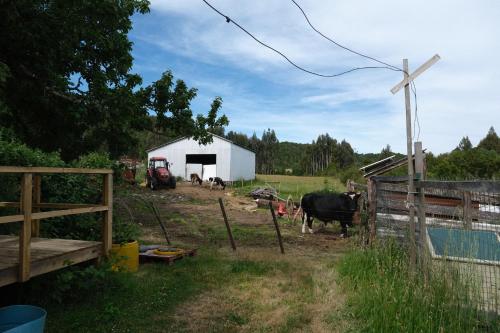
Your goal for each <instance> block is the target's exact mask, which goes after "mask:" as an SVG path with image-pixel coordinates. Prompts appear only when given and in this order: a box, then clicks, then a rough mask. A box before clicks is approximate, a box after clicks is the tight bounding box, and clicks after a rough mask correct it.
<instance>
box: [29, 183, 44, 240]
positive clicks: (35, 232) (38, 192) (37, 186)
mask: <svg viewBox="0 0 500 333" xmlns="http://www.w3.org/2000/svg"><path fill="white" fill-rule="evenodd" d="M33 180H34V182H33V202H34V203H35V204H40V202H41V199H42V176H41V175H36V174H35V175H34V177H33ZM33 212H34V213H38V212H40V208H38V207H36V208H33ZM31 237H40V220H33V221H32V222H31Z"/></svg>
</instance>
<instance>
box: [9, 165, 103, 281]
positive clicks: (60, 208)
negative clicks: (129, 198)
mask: <svg viewBox="0 0 500 333" xmlns="http://www.w3.org/2000/svg"><path fill="white" fill-rule="evenodd" d="M54 173H59V174H61V173H62V174H94V175H102V177H103V187H102V193H103V195H102V203H101V204H100V205H92V204H74V203H44V202H41V199H42V198H41V186H42V182H41V175H42V174H54ZM0 174H21V175H22V178H21V198H20V201H19V202H0V208H1V207H13V208H19V210H20V212H19V213H18V214H15V215H9V216H0V224H3V223H14V222H21V230H20V233H19V271H18V280H19V281H20V282H24V281H26V280H28V279H29V278H30V276H31V275H30V267H31V266H30V262H31V251H30V247H31V241H32V237H38V236H39V234H40V231H39V229H40V224H39V223H40V220H42V219H48V218H51V217H59V216H68V215H75V214H86V213H96V212H102V216H103V221H102V254H104V255H107V254H109V251H110V249H111V245H112V220H113V171H112V170H111V169H84V168H48V167H16V166H0ZM41 209H56V210H51V211H44V212H42V211H41Z"/></svg>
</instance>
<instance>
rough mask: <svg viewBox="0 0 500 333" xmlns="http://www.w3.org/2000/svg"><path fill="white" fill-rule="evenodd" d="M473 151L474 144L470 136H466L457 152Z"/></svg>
mask: <svg viewBox="0 0 500 333" xmlns="http://www.w3.org/2000/svg"><path fill="white" fill-rule="evenodd" d="M469 149H472V143H471V142H470V140H469V137H468V136H464V137H463V138H462V140H460V143H459V144H458V146H457V148H455V150H469Z"/></svg>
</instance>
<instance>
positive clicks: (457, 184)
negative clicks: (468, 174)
mask: <svg viewBox="0 0 500 333" xmlns="http://www.w3.org/2000/svg"><path fill="white" fill-rule="evenodd" d="M418 187H419V188H434V189H441V190H456V191H470V192H481V193H487V192H489V193H500V181H491V180H474V181H435V180H425V181H422V182H419V184H418Z"/></svg>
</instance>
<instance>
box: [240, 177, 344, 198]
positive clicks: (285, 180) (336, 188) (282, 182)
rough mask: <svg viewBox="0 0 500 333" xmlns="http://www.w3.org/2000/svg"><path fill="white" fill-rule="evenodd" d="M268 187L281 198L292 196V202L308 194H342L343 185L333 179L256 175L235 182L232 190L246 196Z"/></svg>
mask: <svg viewBox="0 0 500 333" xmlns="http://www.w3.org/2000/svg"><path fill="white" fill-rule="evenodd" d="M266 184H267V185H270V186H272V187H274V188H276V190H277V191H278V192H279V195H280V197H281V198H284V199H286V198H288V196H289V195H291V196H292V198H293V200H294V201H299V200H300V197H301V196H303V195H304V194H306V193H309V192H315V191H333V192H342V191H344V190H345V185H344V184H342V183H341V182H340V180H338V179H337V178H335V177H307V176H284V175H257V177H256V179H255V180H252V181H244V182H235V183H234V185H233V188H234V189H235V190H236V192H237V194H239V195H247V194H248V193H249V192H251V191H252V190H253V189H255V188H257V187H264V186H267V185H266Z"/></svg>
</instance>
